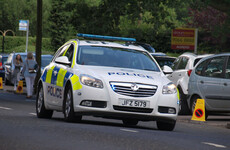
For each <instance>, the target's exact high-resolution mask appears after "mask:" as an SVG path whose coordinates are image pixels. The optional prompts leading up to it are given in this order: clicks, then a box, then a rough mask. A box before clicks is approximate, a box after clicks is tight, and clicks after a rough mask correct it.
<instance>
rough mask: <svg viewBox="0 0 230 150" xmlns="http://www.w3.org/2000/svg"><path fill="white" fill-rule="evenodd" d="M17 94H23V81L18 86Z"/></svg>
mask: <svg viewBox="0 0 230 150" xmlns="http://www.w3.org/2000/svg"><path fill="white" fill-rule="evenodd" d="M16 93H19V94H22V93H23V81H19V82H18V86H17V91H16Z"/></svg>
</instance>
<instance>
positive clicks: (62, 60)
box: [55, 56, 71, 66]
mask: <svg viewBox="0 0 230 150" xmlns="http://www.w3.org/2000/svg"><path fill="white" fill-rule="evenodd" d="M55 63H59V64H63V65H69V66H70V65H71V62H70V61H69V59H68V57H66V56H60V57H58V58H56V59H55Z"/></svg>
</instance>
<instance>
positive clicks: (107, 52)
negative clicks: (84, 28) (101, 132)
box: [36, 34, 179, 131]
mask: <svg viewBox="0 0 230 150" xmlns="http://www.w3.org/2000/svg"><path fill="white" fill-rule="evenodd" d="M78 36H79V37H84V38H86V39H84V40H78V39H74V40H70V41H68V42H67V43H65V44H64V45H63V46H61V48H59V49H58V51H57V52H56V54H55V55H54V57H53V59H52V61H51V63H50V64H49V65H48V66H47V67H46V68H45V69H44V71H43V74H42V76H41V78H40V80H39V82H38V92H37V98H36V112H37V117H38V118H51V117H52V114H53V111H60V112H63V113H64V119H65V121H67V122H73V121H80V120H81V119H82V116H84V115H91V116H97V117H104V118H114V119H120V120H122V121H123V124H124V125H137V124H138V121H156V122H157V127H158V129H160V130H169V131H171V130H173V129H174V127H175V124H176V119H177V115H178V106H179V100H178V97H177V90H176V87H175V85H174V84H173V83H172V82H170V80H168V79H167V77H166V76H165V75H164V72H167V71H171V70H169V68H168V67H164V69H163V71H162V70H161V69H160V67H159V65H158V64H157V63H156V61H155V60H154V58H153V57H152V56H151V55H150V54H149V53H148V52H147V51H146V50H145V49H143V47H141V46H135V45H133V44H131V43H132V42H134V41H135V39H133V38H120V37H111V36H99V35H89V34H78ZM87 38H93V39H97V40H96V41H95V40H91V39H90V40H88V39H87ZM115 40H118V41H125V42H126V43H121V42H109V41H115ZM130 41H131V42H130Z"/></svg>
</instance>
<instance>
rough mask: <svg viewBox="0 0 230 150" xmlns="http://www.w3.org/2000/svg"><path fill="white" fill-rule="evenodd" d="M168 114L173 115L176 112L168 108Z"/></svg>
mask: <svg viewBox="0 0 230 150" xmlns="http://www.w3.org/2000/svg"><path fill="white" fill-rule="evenodd" d="M168 113H169V114H175V113H176V110H175V109H174V108H169V109H168Z"/></svg>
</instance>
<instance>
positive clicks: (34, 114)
mask: <svg viewBox="0 0 230 150" xmlns="http://www.w3.org/2000/svg"><path fill="white" fill-rule="evenodd" d="M29 114H30V115H33V116H36V115H37V114H36V113H29Z"/></svg>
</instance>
